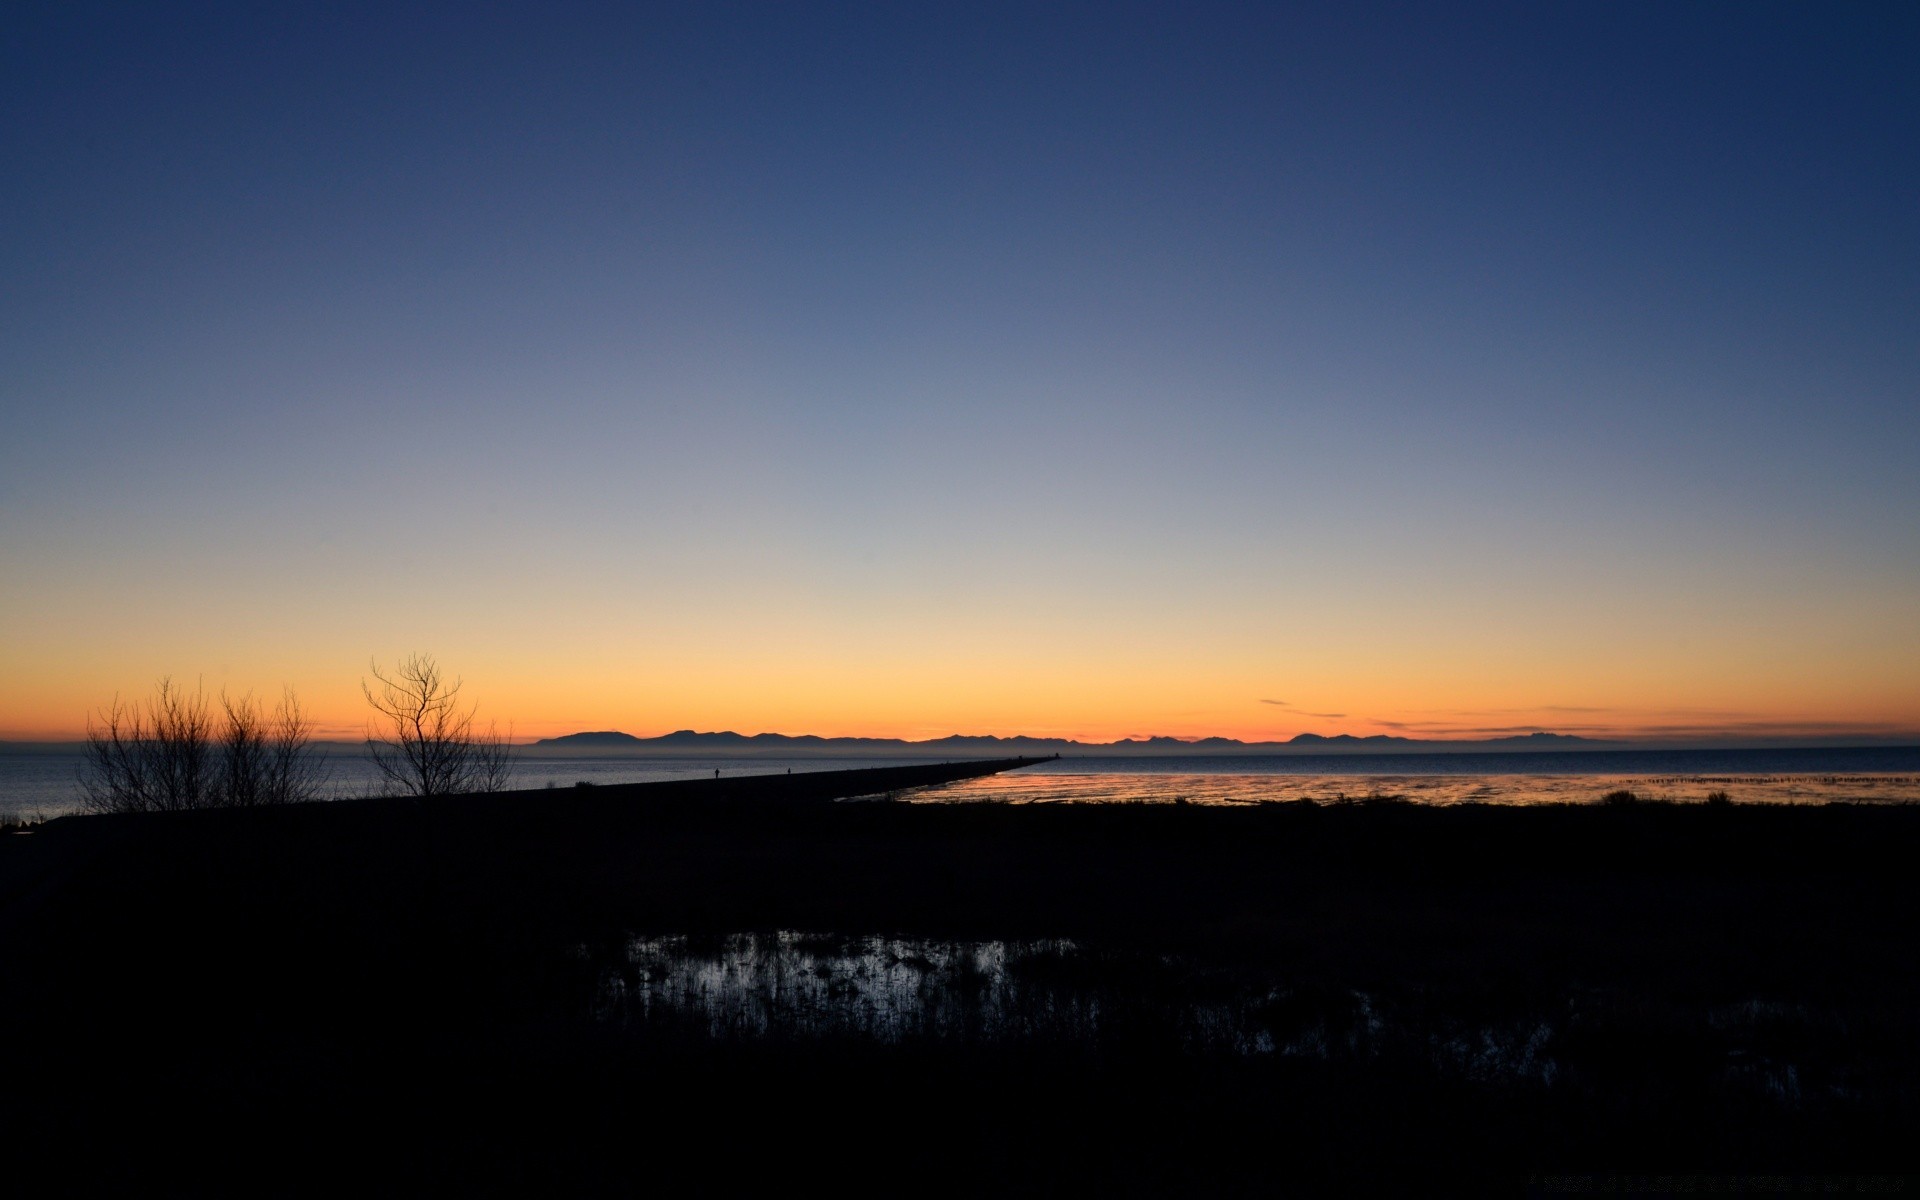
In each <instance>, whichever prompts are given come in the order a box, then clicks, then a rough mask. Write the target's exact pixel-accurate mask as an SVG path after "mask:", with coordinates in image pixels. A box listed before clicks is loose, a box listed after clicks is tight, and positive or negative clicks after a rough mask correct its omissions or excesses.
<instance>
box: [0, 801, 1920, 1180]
mask: <svg viewBox="0 0 1920 1200" xmlns="http://www.w3.org/2000/svg"><path fill="white" fill-rule="evenodd" d="M911 771H922V772H926V773H929V774H930V773H931V772H933V771H934V768H914V769H910V770H909V769H902V771H900V772H895V773H884V774H877V775H874V776H869V777H865V778H859V779H854V778H851V777H849V776H842V777H840V778H839V779H838V780H837V781H831V782H822V781H821V779H820V778H819V777H809V776H808V775H806V774H801V775H793V776H784V775H783V776H772V777H754V778H740V779H731V778H729V779H722V780H717V781H716V780H696V781H685V782H676V783H671V784H659V785H604V784H603V785H601V786H599V787H595V788H591V789H574V788H556V789H550V790H528V791H520V792H511V793H506V794H502V795H493V796H464V797H452V798H447V799H444V800H429V801H426V802H423V803H420V804H394V803H391V802H388V801H378V800H367V801H349V802H339V803H333V804H324V805H311V806H299V807H291V808H276V809H263V810H259V811H255V812H218V813H187V814H177V815H165V816H129V817H108V818H80V819H68V820H63V821H55V822H51V823H50V824H49V825H48V826H46V827H45V828H43V829H42V830H40V831H38V832H37V833H36V834H35V836H33V837H24V838H9V839H0V955H4V961H6V962H7V963H8V964H9V966H10V967H12V968H13V969H12V970H9V971H7V972H0V1022H3V1023H4V1024H5V1025H6V1027H8V1028H14V1029H30V1030H33V1031H35V1033H36V1034H37V1035H38V1036H36V1037H35V1038H33V1039H30V1040H29V1041H28V1042H27V1043H26V1044H24V1045H21V1046H19V1047H17V1048H16V1049H15V1051H14V1053H13V1057H12V1058H11V1059H10V1061H9V1063H8V1066H9V1082H8V1083H7V1084H6V1085H5V1099H6V1101H7V1102H6V1103H0V1127H4V1128H7V1129H8V1130H9V1131H10V1132H11V1134H12V1142H13V1144H16V1145H20V1146H25V1147H33V1146H38V1145H42V1144H46V1143H48V1142H51V1143H52V1144H76V1145H77V1144H92V1142H93V1141H94V1140H95V1139H96V1138H97V1137H98V1136H99V1132H100V1129H101V1127H102V1121H103V1120H105V1121H107V1122H108V1123H109V1124H115V1125H118V1124H120V1122H119V1118H118V1117H116V1116H114V1115H113V1114H122V1113H134V1112H138V1113H141V1114H143V1116H142V1122H143V1123H142V1124H140V1125H139V1127H138V1130H137V1132H138V1133H139V1134H140V1135H141V1136H142V1137H143V1138H144V1139H146V1140H149V1141H151V1142H152V1143H153V1145H151V1146H143V1147H142V1149H143V1151H145V1152H144V1153H141V1154H131V1153H129V1154H121V1155H112V1156H89V1157H86V1158H84V1159H80V1160H69V1164H68V1166H67V1168H66V1169H68V1170H70V1171H78V1172H81V1173H82V1175H83V1176H84V1177H85V1179H86V1180H87V1181H89V1182H104V1183H115V1182H118V1183H123V1184H128V1185H144V1187H143V1190H149V1191H151V1190H165V1189H156V1188H155V1186H154V1185H155V1183H156V1182H158V1181H169V1182H172V1183H174V1184H177V1185H180V1186H181V1187H184V1188H185V1190H194V1188H193V1186H192V1185H194V1184H199V1183H205V1182H206V1181H207V1180H208V1179H209V1178H212V1177H213V1176H214V1175H216V1174H217V1173H218V1172H221V1171H231V1172H232V1178H230V1179H229V1182H231V1181H232V1180H233V1179H239V1180H244V1179H246V1178H249V1177H251V1176H250V1172H251V1171H253V1170H256V1169H284V1168H281V1167H276V1164H284V1163H288V1162H296V1163H299V1164H301V1167H300V1169H301V1170H302V1171H303V1172H313V1173H315V1174H313V1175H311V1176H308V1177H307V1178H308V1179H309V1180H310V1181H311V1182H312V1183H313V1185H314V1186H315V1187H317V1188H323V1187H325V1186H327V1185H329V1184H346V1183H349V1182H351V1181H352V1179H353V1178H355V1177H357V1176H358V1175H359V1174H360V1173H361V1172H362V1171H364V1170H365V1168H366V1165H367V1164H368V1163H370V1162H374V1161H379V1162H381V1163H382V1164H383V1170H384V1169H387V1168H386V1167H385V1166H384V1164H386V1163H387V1162H389V1161H391V1162H392V1163H393V1164H394V1165H393V1166H392V1168H391V1170H392V1171H393V1172H394V1173H393V1174H389V1175H386V1176H384V1177H383V1178H384V1179H385V1180H386V1181H387V1182H389V1183H391V1184H392V1185H393V1186H395V1187H408V1186H419V1187H437V1188H439V1189H441V1190H447V1189H449V1188H451V1189H452V1190H475V1189H478V1190H487V1191H499V1190H546V1191H552V1190H555V1189H558V1190H564V1191H585V1190H594V1189H596V1188H608V1187H624V1186H631V1184H632V1182H633V1180H634V1179H635V1178H636V1177H644V1179H645V1181H646V1182H647V1183H648V1184H649V1185H650V1186H655V1187H659V1188H663V1189H666V1190H687V1189H688V1188H690V1187H692V1186H695V1185H696V1184H700V1183H703V1182H707V1183H710V1182H712V1181H713V1180H714V1179H716V1178H718V1179H722V1180H724V1181H725V1182H726V1183H727V1184H728V1185H729V1186H735V1185H745V1184H750V1183H751V1184H763V1183H765V1182H768V1180H769V1178H771V1179H772V1180H773V1181H776V1182H778V1181H784V1182H785V1183H786V1184H789V1185H790V1184H791V1183H792V1182H793V1181H794V1180H795V1179H802V1180H806V1179H813V1178H815V1177H816V1176H818V1175H821V1174H822V1173H826V1174H828V1175H833V1173H834V1172H837V1171H838V1170H840V1167H838V1166H837V1165H834V1164H837V1163H839V1162H841V1160H843V1159H849V1158H850V1161H854V1162H857V1164H858V1167H857V1169H858V1172H859V1173H860V1177H861V1178H867V1177H871V1178H874V1179H884V1180H887V1181H889V1186H892V1185H893V1184H895V1183H897V1184H899V1186H901V1187H911V1188H912V1189H913V1190H916V1191H945V1192H955V1191H958V1192H1007V1191H1014V1192H1021V1191H1025V1192H1050V1193H1062V1192H1087V1191H1106V1192H1117V1193H1131V1194H1168V1193H1183V1194H1192V1193H1195V1192H1199V1193H1206V1194H1221V1193H1241V1194H1272V1193H1274V1192H1276V1191H1288V1190H1291V1191H1294V1192H1297V1193H1302V1194H1351V1193H1353V1192H1356V1191H1365V1190H1383V1189H1384V1190H1397V1191H1399V1192H1401V1194H1416V1193H1429V1194H1430V1193H1431V1192H1432V1191H1433V1183H1434V1180H1436V1179H1437V1178H1441V1177H1446V1178H1449V1179H1451V1180H1453V1181H1454V1183H1455V1186H1459V1184H1460V1183H1461V1182H1462V1181H1465V1182H1466V1183H1467V1184H1468V1185H1469V1186H1473V1187H1474V1188H1475V1190H1479V1191H1489V1190H1491V1191H1496V1192H1507V1193H1513V1192H1516V1191H1518V1190H1519V1183H1518V1181H1519V1178H1520V1177H1521V1176H1523V1175H1524V1174H1526V1173H1529V1172H1547V1173H1560V1172H1568V1171H1587V1170H1600V1171H1609V1172H1634V1171H1663V1170H1671V1169H1676V1167H1679V1168H1681V1169H1688V1170H1701V1171H1720V1172H1726V1171H1738V1172H1742V1173H1753V1172H1759V1171H1770V1172H1799V1171H1822V1170H1858V1169H1861V1168H1862V1167H1863V1166H1866V1167H1867V1169H1873V1167H1875V1166H1878V1165H1882V1164H1891V1163H1899V1162H1901V1161H1904V1155H1905V1154H1906V1153H1907V1150H1906V1147H1907V1146H1908V1145H1909V1143H1910V1133H1911V1130H1912V1128H1914V1126H1915V1123H1916V1120H1920V1034H1917V1033H1916V1031H1915V1030H1914V1028H1913V1025H1912V1021H1911V1013H1912V1012H1913V1011H1915V1010H1916V1008H1920V962H1916V960H1915V959H1914V957H1913V956H1912V955H1908V954H1904V953H1901V952H1899V950H1900V948H1902V947H1906V946H1909V945H1912V944H1914V942H1915V940H1916V939H1920V911H1916V909H1915V907H1914V906H1913V905H1912V904H1911V903H1910V902H1909V897H1908V895H1907V892H1908V890H1909V889H1908V888H1907V886H1906V884H1905V878H1906V874H1907V871H1906V867H1907V865H1908V864H1909V862H1910V860H1911V858H1912V855H1913V853H1914V851H1915V849H1916V848H1920V807H1902V806H1864V805H1863V806H1830V807H1788V806H1777V807H1776V806H1761V805H1739V806H1734V807H1732V808H1731V809H1729V810H1727V811H1720V812H1709V811H1707V810H1706V808H1705V806H1698V805H1673V804H1652V805H1643V804H1634V805H1625V806H1619V807H1617V808H1613V807H1608V806H1598V805H1584V804H1583V805H1566V806H1558V807H1543V808H1534V809H1522V808H1506V807H1499V806H1472V807H1460V808H1453V809H1439V808H1432V807H1425V806H1420V805H1412V804H1393V803H1376V804H1365V803H1353V804H1347V805H1339V804H1322V805H1313V804H1270V805H1244V806H1230V807H1208V806H1202V805H1186V806H1176V805H1172V804H1161V805H1145V804H1142V805H1117V806H1112V807H1099V806H1085V807H1063V806H1050V805H1040V806H1030V807H1009V806H1000V805H987V804H972V805H954V806H936V805H907V804H888V803H862V804H835V803H829V802H827V797H830V796H833V795H848V794H855V793H861V794H869V795H871V794H875V793H885V792H887V791H902V790H905V789H907V788H909V787H911V786H913V785H914V783H915V782H916V781H919V782H926V781H928V780H927V777H925V776H916V775H914V774H912V773H911ZM234 896H246V897H247V898H248V903H247V904H245V905H235V904H234V903H232V898H233V897H234ZM76 1059H79V1060H81V1061H87V1062H97V1063H100V1064H104V1065H103V1066H101V1067H96V1068H95V1069H92V1070H85V1069H77V1068H76ZM156 1097H165V1100H166V1102H165V1104H164V1105H161V1106H155V1105H154V1104H153V1103H152V1101H153V1100H154V1098H156ZM421 1113H432V1114H434V1115H435V1120H433V1121H432V1122H431V1123H430V1125H429V1126H422V1125H421V1124H420V1123H419V1120H418V1115H419V1114H421ZM155 1114H157V1115H155ZM410 1116H411V1117H412V1118H413V1121H412V1123H409V1120H408V1118H409V1117H410ZM206 1128H219V1129H221V1130H222V1131H223V1133H224V1134H225V1135H226V1138H227V1140H226V1141H225V1142H224V1143H223V1144H224V1145H226V1146H228V1147H233V1148H234V1149H232V1150H231V1152H230V1154H226V1155H208V1154H206V1153H204V1152H201V1153H188V1152H187V1151H186V1150H184V1149H173V1148H175V1147H189V1146H193V1147H199V1146H204V1144H205V1142H204V1138H196V1137H195V1136H191V1134H192V1131H194V1130H204V1129H206ZM716 1141H717V1142H719V1143H720V1144H722V1145H725V1146H728V1147H739V1148H740V1150H739V1153H738V1154H735V1153H733V1151H732V1150H731V1149H729V1150H727V1151H726V1152H724V1153H723V1155H722V1156H721V1157H720V1158H718V1159H716V1158H714V1157H712V1156H703V1155H700V1154H698V1153H696V1152H694V1151H692V1150H691V1149H690V1147H694V1146H708V1145H714V1144H716ZM248 1156H253V1158H252V1159H249V1157H248ZM929 1164H937V1169H935V1168H930V1167H929ZM854 1169H855V1168H852V1167H849V1168H847V1170H849V1171H852V1170H854ZM930 1170H933V1171H934V1173H933V1174H929V1171H930ZM116 1171H120V1172H124V1174H120V1175H116V1174H114V1172H116ZM636 1172H638V1176H636ZM1476 1181H1477V1182H1476ZM202 1190H204V1189H202Z"/></svg>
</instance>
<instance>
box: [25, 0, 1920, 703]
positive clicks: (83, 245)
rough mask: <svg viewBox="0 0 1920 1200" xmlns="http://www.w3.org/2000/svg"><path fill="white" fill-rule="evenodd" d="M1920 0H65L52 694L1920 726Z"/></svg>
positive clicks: (28, 504)
mask: <svg viewBox="0 0 1920 1200" xmlns="http://www.w3.org/2000/svg"><path fill="white" fill-rule="evenodd" d="M1916 63H1920V5H1915V4H1912V3H1893V4H1870V3H1866V4H1844V5H1831V4H1813V3H1809V4H1799V5H1771V4H1762V3H1751V2H1741V3H1731V4H1709V3H1697V4H1696V3H1687V4H1674V3H1665V2H1663V3H1650V4H1632V3H1611V2H1609V3H1594V4H1579V3H1553V4H1539V3H1520V4H1512V5H1477V4H1407V5H1399V4H1395V5H1383V6H1373V7H1370V6H1367V5H1362V4H1350V3H1341V4H1311V5H1287V4H1277V3H1276V4H1246V3H1234V4H1225V5H1219V6H1208V5H1203V4H1195V3H1181V4H1177V5H1176V4H1157V5H1132V4H1117V3H1099V4H1088V5H1050V4H1049V5H1040V4H1031V3H1019V4H1008V5H994V4H985V3H975V2H969V3H964V4H947V5H919V4H901V3H884V4H874V5H841V4H815V3H780V4H766V5H731V4H719V3H698V4H676V5H660V6H654V5H642V4H539V5H534V4H511V3H504V4H479V5H469V4H459V5H455V4H445V5H405V4H398V5H396V4H391V3H379V4H367V5H354V4H345V3H326V4H319V3H316V4H286V5H278V4H276V5H260V4H234V5H230V6H227V5H195V4H184V3H183V4H156V5H148V6H136V5H128V4H120V3H114V4H102V5H90V4H83V3H72V2H62V3H46V4H40V3H30V2H21V3H10V4H8V5H7V6H6V9H5V12H4V14H0V163H4V164H5V165H4V167H3V168H0V738H10V739H33V738H60V737H71V736H75V735H76V734H77V733H78V732H79V731H80V729H81V727H82V725H83V723H84V721H85V719H86V716H87V713H88V712H89V710H91V709H95V708H97V707H99V706H101V705H104V704H105V703H107V702H108V701H110V700H111V699H112V698H113V696H114V695H115V693H116V692H117V693H120V694H121V695H123V696H134V695H142V694H144V693H145V692H146V691H148V690H149V689H150V688H151V686H152V684H153V682H154V681H155V680H156V679H157V678H159V677H160V676H162V675H170V676H172V677H173V678H174V679H175V680H177V681H187V682H192V681H195V680H198V681H201V682H202V683H203V684H204V686H205V687H206V689H207V690H208V691H210V692H211V691H216V690H218V689H220V688H226V689H228V690H230V691H245V690H248V689H252V690H254V691H256V692H261V693H266V694H271V695H277V694H278V693H279V690H280V688H281V686H282V685H283V684H285V685H291V686H293V687H294V688H295V689H297V691H298V692H299V694H300V696H301V698H302V699H303V701H304V702H305V703H306V705H307V707H308V708H309V710H311V711H312V712H313V714H314V715H315V716H316V717H317V718H319V720H320V724H321V729H322V732H323V733H324V734H326V735H328V736H351V735H352V734H354V733H356V732H357V731H358V730H359V729H360V728H361V726H362V724H363V720H364V715H365V706H364V704H363V703H362V700H361V697H360V681H361V679H362V677H363V676H366V675H367V674H368V663H369V660H370V659H375V660H378V661H380V662H381V663H391V662H393V661H394V660H395V659H397V658H399V657H400V656H402V655H404V654H406V653H408V652H411V651H427V652H430V653H432V654H434V655H436V656H437V657H438V658H439V660H440V662H441V663H442V664H443V665H444V666H446V667H447V668H448V669H449V670H451V671H453V672H455V673H457V674H459V675H461V676H463V677H464V678H465V680H466V682H467V692H468V694H469V695H471V697H472V698H473V699H474V700H476V701H478V702H479V703H480V705H481V712H482V716H483V717H485V716H492V717H496V718H498V719H499V720H500V721H501V722H502V723H506V722H511V723H512V725H513V728H514V731H515V733H516V734H517V735H520V736H523V737H524V736H543V735H549V734H556V733H564V732H570V731H574V730H579V729H622V730H626V731H628V732H631V733H635V734H658V733H663V732H666V731H669V730H673V729H679V728H687V727H691V728H698V729H735V730H739V731H741V732H747V733H753V732H761V731H776V732H784V733H818V734H826V735H836V734H839V735H875V736H904V737H913V738H920V737H931V736H939V735H943V734H948V733H955V732H961V733H998V734H1016V733H1027V734H1034V735H1064V736H1075V737H1082V738H1091V739H1099V740H1105V739H1108V738H1115V737H1123V736H1129V735H1133V736H1140V735H1147V734H1171V735H1177V736H1188V735H1194V736H1198V735H1208V734H1221V735H1227V736H1235V737H1242V738H1249V739H1255V738H1285V737H1289V736H1292V735H1293V734H1296V733H1299V732H1302V731H1307V730H1312V731H1316V732H1321V733H1329V734H1330V733H1338V732H1350V733H1355V734H1369V733H1377V732H1394V733H1406V734H1409V735H1425V736H1485V735H1486V734H1488V733H1491V732H1513V731H1521V732H1524V731H1527V730H1531V729H1540V728H1545V729H1552V730H1558V731H1563V732H1569V733H1586V734H1591V735H1596V736H1609V735H1622V736H1645V735H1647V734H1649V733H1651V734H1655V735H1661V736H1675V737H1700V738H1713V737H1725V736H1753V735H1767V736H1802V737H1804V736H1813V737H1835V738H1839V737H1847V736H1860V735H1870V736H1881V737H1899V736H1908V735H1913V736H1915V738H1916V740H1920V215H1916V214H1920V151H1917V150H1916V147H1920V69H1916V66H1915V64H1916Z"/></svg>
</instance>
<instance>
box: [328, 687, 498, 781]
mask: <svg viewBox="0 0 1920 1200" xmlns="http://www.w3.org/2000/svg"><path fill="white" fill-rule="evenodd" d="M369 665H370V667H371V669H372V671H373V677H374V679H375V680H377V681H378V682H379V684H380V687H379V689H378V690H376V689H375V688H374V687H373V686H372V684H369V683H367V682H366V681H364V680H363V681H361V684H360V690H361V691H362V692H364V693H365V694H366V697H367V703H368V704H369V705H371V706H372V707H373V711H374V713H375V718H374V724H373V725H372V726H369V727H368V730H367V752H368V754H369V755H370V756H371V757H372V758H373V765H374V768H375V770H377V771H378V772H379V774H380V777H381V780H382V782H383V783H384V784H385V785H386V787H385V790H386V792H387V793H388V794H389V795H402V796H454V795H461V794H464V793H468V792H500V791H505V790H506V787H507V781H508V779H509V778H510V777H511V776H512V774H513V746H512V742H511V740H510V737H509V735H508V734H503V733H501V732H499V730H498V729H496V728H495V727H494V726H493V724H492V723H489V724H488V725H487V728H486V731H485V732H476V731H475V730H474V727H473V721H474V716H475V714H476V712H477V711H478V710H477V708H467V709H462V708H461V707H460V702H459V696H460V687H461V681H460V680H458V679H454V680H452V681H451V682H449V681H448V680H447V678H446V677H445V676H444V675H442V674H441V672H440V664H439V663H437V662H435V661H434V658H433V656H432V655H430V654H412V655H409V656H407V658H405V659H404V660H402V661H401V663H400V664H399V666H397V667H395V668H394V670H393V672H392V673H391V674H388V673H386V672H383V671H382V670H381V669H380V666H379V664H378V663H372V664H369Z"/></svg>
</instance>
